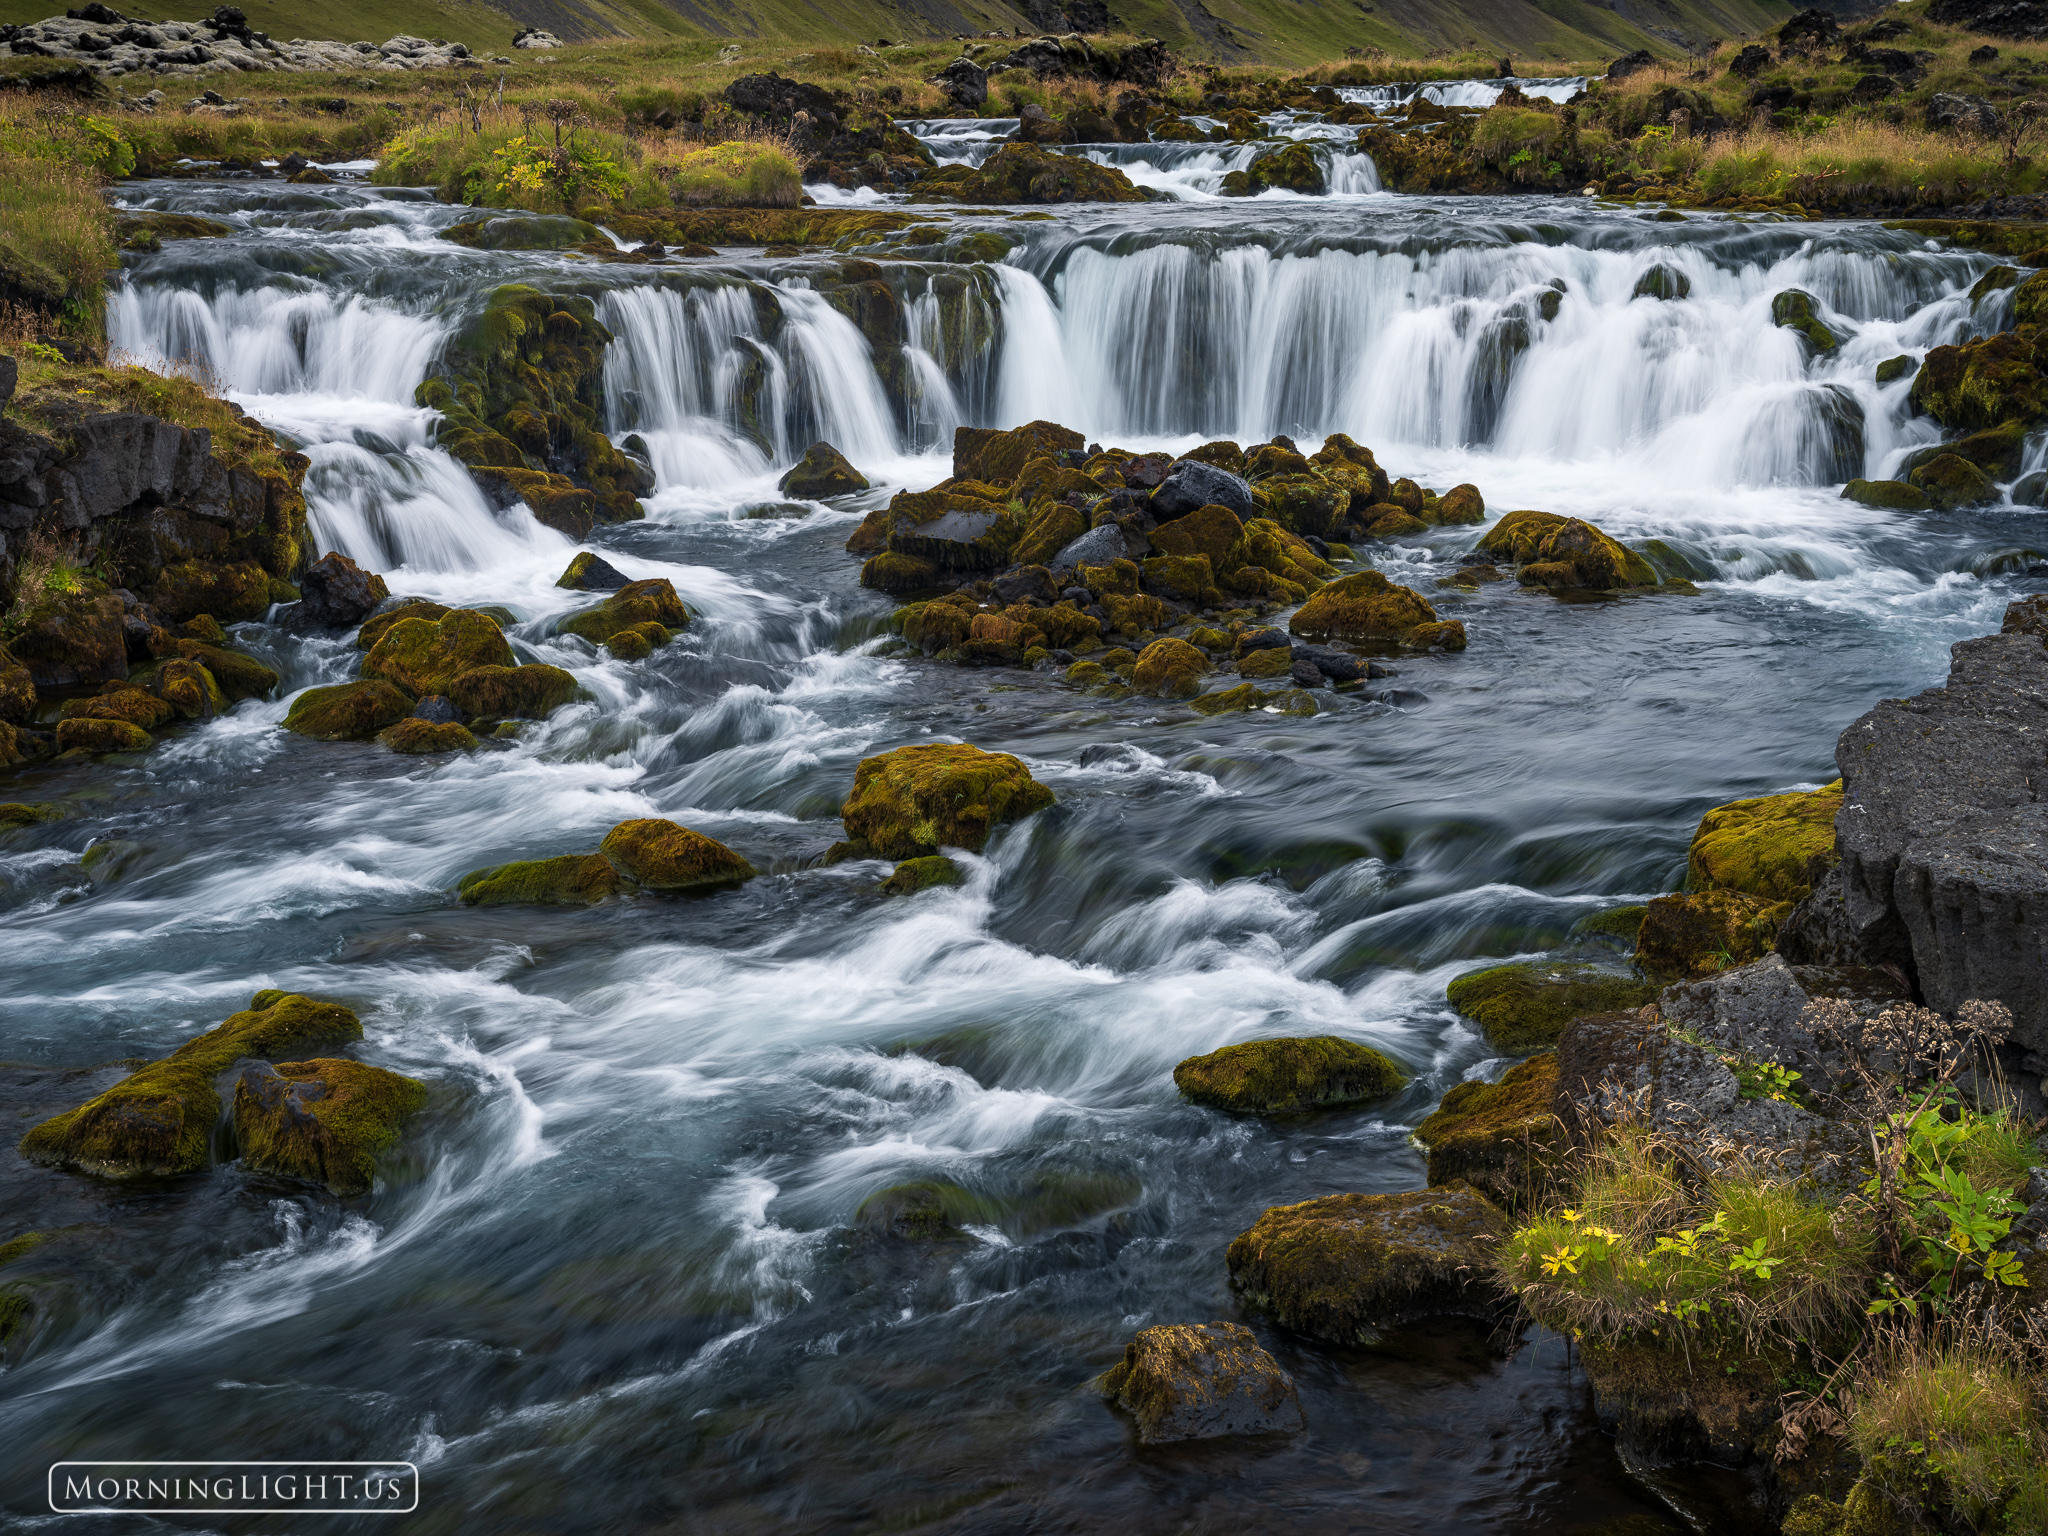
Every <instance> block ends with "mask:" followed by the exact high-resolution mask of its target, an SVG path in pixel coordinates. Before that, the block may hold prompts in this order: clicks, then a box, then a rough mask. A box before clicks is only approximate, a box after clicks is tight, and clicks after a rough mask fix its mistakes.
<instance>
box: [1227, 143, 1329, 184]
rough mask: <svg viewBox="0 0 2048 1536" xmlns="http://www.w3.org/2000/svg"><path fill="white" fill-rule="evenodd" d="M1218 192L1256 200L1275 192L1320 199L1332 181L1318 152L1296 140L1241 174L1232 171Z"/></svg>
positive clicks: (1253, 162) (1263, 156)
mask: <svg viewBox="0 0 2048 1536" xmlns="http://www.w3.org/2000/svg"><path fill="white" fill-rule="evenodd" d="M1218 190H1219V191H1221V192H1222V194H1223V195H1224V196H1225V197H1257V196H1258V195H1259V194H1260V193H1261V192H1267V191H1273V190H1280V191H1285V192H1298V193H1300V194H1301V195H1302V196H1304V197H1321V196H1322V195H1323V194H1324V193H1326V192H1328V191H1329V190H1330V182H1329V178H1328V177H1327V176H1325V175H1324V174H1323V163H1322V161H1320V160H1318V159H1317V158H1316V152H1315V150H1314V149H1313V148H1311V147H1310V146H1309V145H1307V144H1305V143H1302V142H1300V141H1298V140H1297V141H1296V142H1295V143H1292V144H1290V145H1288V146H1287V147H1286V148H1285V149H1280V150H1275V151H1273V152H1272V153H1271V154H1265V155H1259V156H1257V157H1256V158H1254V159H1253V161H1252V163H1251V164H1250V165H1248V166H1246V167H1245V168H1244V169H1243V170H1241V171H1231V172H1230V173H1228V174H1227V175H1226V176H1224V178H1223V185H1222V186H1221V187H1220V188H1219V189H1218Z"/></svg>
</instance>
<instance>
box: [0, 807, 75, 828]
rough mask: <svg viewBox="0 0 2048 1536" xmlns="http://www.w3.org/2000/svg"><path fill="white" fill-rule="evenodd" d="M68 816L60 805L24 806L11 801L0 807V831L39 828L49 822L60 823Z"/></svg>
mask: <svg viewBox="0 0 2048 1536" xmlns="http://www.w3.org/2000/svg"><path fill="white" fill-rule="evenodd" d="M69 814H70V813H69V812H68V811H66V810H65V808H64V807H63V806H61V805H25V804H23V803H22V802H21V801H19V800H13V801H9V802H7V803H6V804H4V805H0V830H12V829H14V828H16V827H40V826H43V825H45V824H47V823H49V822H53V821H62V820H63V819H64V818H65V817H66V816H67V815H69Z"/></svg>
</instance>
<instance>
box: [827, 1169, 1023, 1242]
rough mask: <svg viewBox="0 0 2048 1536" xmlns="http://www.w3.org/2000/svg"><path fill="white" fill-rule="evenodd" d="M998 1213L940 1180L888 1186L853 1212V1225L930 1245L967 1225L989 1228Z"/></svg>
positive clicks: (979, 1198)
mask: <svg viewBox="0 0 2048 1536" xmlns="http://www.w3.org/2000/svg"><path fill="white" fill-rule="evenodd" d="M1000 1215H1001V1213H1000V1212H999V1211H998V1210H997V1209H996V1207H995V1206H994V1205H993V1204H992V1203H990V1202H989V1201H987V1200H984V1199H982V1198H981V1197H980V1196H979V1195H976V1194H974V1193H973V1192H971V1191H969V1190H966V1189H963V1188H961V1186H959V1185H958V1184H954V1183H952V1182H950V1181H947V1180H943V1179H921V1180H917V1181H915V1182H913V1183H909V1184H892V1185H890V1186H889V1187H888V1188H887V1189H878V1190H876V1191H875V1192H874V1193H873V1194H871V1195H869V1196H868V1197H867V1198H866V1199H865V1200H863V1201H861V1203H860V1205H859V1206H858V1207H857V1208H856V1209H855V1211H854V1213H853V1220H854V1224H855V1225H856V1226H862V1227H866V1228H868V1229H870V1230H871V1231H876V1232H885V1233H887V1234H889V1235H890V1236H892V1237H902V1238H909V1239H911V1240H913V1241H922V1242H930V1241H933V1240H936V1239H938V1238H943V1237H946V1236H949V1235H951V1234H952V1233H955V1232H957V1231H959V1230H960V1229H961V1228H962V1227H968V1226H993V1225H994V1224H995V1223H996V1221H997V1219H998V1218H999V1217H1000Z"/></svg>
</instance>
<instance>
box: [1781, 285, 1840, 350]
mask: <svg viewBox="0 0 2048 1536" xmlns="http://www.w3.org/2000/svg"><path fill="white" fill-rule="evenodd" d="M1814 308H1815V300H1814V297H1813V295H1812V294H1810V293H1808V292H1806V291H1805V290H1804V289H1800V288H1787V289H1786V290H1785V291H1784V292H1783V293H1780V294H1777V295H1775V296H1774V297H1773V298H1772V299H1771V324H1773V325H1775V326H1777V327H1778V328H1779V329H1780V330H1785V331H1794V332H1797V333H1798V334H1799V335H1800V336H1802V337H1804V338H1805V340H1806V343H1807V345H1808V346H1810V347H1812V348H1813V350H1814V351H1815V352H1816V353H1821V352H1832V351H1834V350H1835V348H1837V347H1839V346H1840V345H1841V344H1842V342H1841V338H1840V337H1838V336H1836V335H1835V333H1834V332H1833V331H1831V330H1829V329H1828V328H1827V327H1826V326H1824V325H1822V324H1821V323H1820V318H1819V316H1818V315H1816V314H1815V313H1814Z"/></svg>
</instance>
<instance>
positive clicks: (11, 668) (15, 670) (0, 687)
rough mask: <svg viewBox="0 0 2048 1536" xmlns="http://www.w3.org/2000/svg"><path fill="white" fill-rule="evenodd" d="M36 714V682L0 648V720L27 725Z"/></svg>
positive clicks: (4, 649) (3, 648)
mask: <svg viewBox="0 0 2048 1536" xmlns="http://www.w3.org/2000/svg"><path fill="white" fill-rule="evenodd" d="M35 714H36V680H35V679H34V678H33V677H30V676H29V672H28V668H27V667H24V666H23V665H22V664H21V663H20V662H18V661H16V660H15V659H14V658H13V657H12V656H10V655H9V654H8V653H7V650H6V648H5V647H4V646H0V720H4V721H7V722H9V723H10V724H13V725H27V724H28V723H29V721H31V720H33V719H34V718H35Z"/></svg>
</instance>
